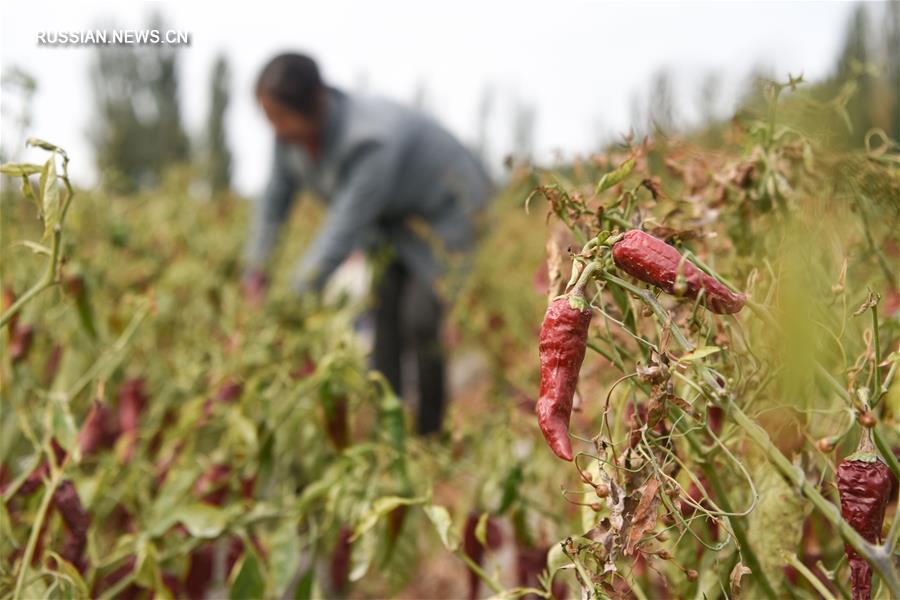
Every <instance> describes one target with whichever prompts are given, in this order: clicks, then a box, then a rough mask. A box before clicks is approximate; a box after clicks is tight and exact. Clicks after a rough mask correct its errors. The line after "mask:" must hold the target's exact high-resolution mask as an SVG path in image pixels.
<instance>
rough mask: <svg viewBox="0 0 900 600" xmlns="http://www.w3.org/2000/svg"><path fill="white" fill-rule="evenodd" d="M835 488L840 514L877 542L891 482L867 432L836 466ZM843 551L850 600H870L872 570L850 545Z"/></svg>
mask: <svg viewBox="0 0 900 600" xmlns="http://www.w3.org/2000/svg"><path fill="white" fill-rule="evenodd" d="M837 486H838V491H839V492H840V495H841V515H842V516H843V517H844V519H845V520H846V521H847V522H848V523H850V525H852V526H853V529H855V530H856V532H857V533H859V535H861V536H862V537H863V538H864V539H865V540H866V541H868V542H870V543H873V544H874V543H877V542H878V538H879V537H880V536H881V523H882V521H883V520H884V510H885V508H886V507H887V504H888V501H889V500H890V498H891V491H892V487H893V481H892V477H891V472H890V470H889V469H888V467H887V465H885V464H884V463H883V462H882V461H881V459H879V458H878V456H876V454H875V447H874V445H873V444H872V439H871V437H870V434H869V431H868V430H864V432H863V437H862V439H860V442H859V448H858V449H857V451H856V452H855V453H854V454H851V455H850V456H848V457H847V458H845V459H844V460H843V461H841V464H840V465H838V469H837ZM844 551H845V552H846V553H847V558H848V559H849V561H850V587H851V588H852V593H853V600H869V599H870V598H871V597H872V567H871V566H869V563H867V562H866V561H865V559H864V558H863V557H861V556H860V555H859V554H857V553H856V551H855V550H854V549H853V548H852V547H850V546H849V545H847V544H845V545H844Z"/></svg>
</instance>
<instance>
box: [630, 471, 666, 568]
mask: <svg viewBox="0 0 900 600" xmlns="http://www.w3.org/2000/svg"><path fill="white" fill-rule="evenodd" d="M657 490H659V481H658V480H657V479H656V478H654V477H651V478H650V479H649V480H648V481H647V483H645V484H644V485H643V486H642V487H641V500H640V502H638V505H637V508H636V509H635V511H634V517H633V518H632V520H631V530H630V531H629V532H628V543H627V544H626V545H625V555H626V556H633V555H634V551H635V549H637V545H638V543H639V542H640V541H641V538H642V537H643V536H644V534H645V533H647V532H648V531H650V530H652V529H653V528H654V527H656V513H657V509H658V508H659V498H658V497H657V495H656V492H657Z"/></svg>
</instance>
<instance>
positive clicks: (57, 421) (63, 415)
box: [47, 398, 80, 454]
mask: <svg viewBox="0 0 900 600" xmlns="http://www.w3.org/2000/svg"><path fill="white" fill-rule="evenodd" d="M47 409H48V411H49V414H48V418H49V422H50V431H52V432H53V436H54V437H55V438H56V441H57V442H59V444H60V446H62V447H63V448H65V449H66V450H72V449H73V448H75V446H76V444H75V438H77V437H78V427H77V426H76V425H75V417H73V416H72V411H71V410H70V408H69V403H68V402H66V401H65V400H61V399H59V398H53V399H51V400H50V402H49V405H48V406H47ZM79 454H80V453H79Z"/></svg>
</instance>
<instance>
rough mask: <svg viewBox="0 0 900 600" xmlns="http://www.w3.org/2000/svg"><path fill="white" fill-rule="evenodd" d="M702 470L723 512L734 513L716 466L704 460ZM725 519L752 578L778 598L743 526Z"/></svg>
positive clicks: (693, 443)
mask: <svg viewBox="0 0 900 600" xmlns="http://www.w3.org/2000/svg"><path fill="white" fill-rule="evenodd" d="M679 423H680V424H681V423H683V421H681V420H679ZM681 430H682V433H683V434H684V436H685V438H686V439H687V441H688V444H689V445H690V446H691V448H692V449H693V450H694V451H695V452H700V451H701V446H700V443H699V442H698V441H697V439H696V438H695V436H694V434H693V432H691V431H689V430H688V429H687V428H686V427H682V429H681ZM700 468H701V469H702V470H703V474H704V475H705V476H706V479H707V481H709V484H710V485H711V486H712V488H713V493H714V494H715V495H716V502H717V503H718V504H720V505H721V506H722V510H724V511H725V512H728V513H733V512H734V510H733V509H732V507H731V501H729V500H728V495H727V494H726V493H725V488H723V487H722V483H721V482H720V481H719V474H718V473H717V472H716V469H715V468H714V466H713V465H712V464H710V462H709V461H707V460H703V461H702V462H701V463H700ZM725 518H727V519H728V523H729V525H730V527H731V530H732V531H733V532H734V537H736V538H737V541H738V545H739V546H740V547H739V548H738V552H740V555H741V557H742V558H743V559H744V560H746V561H747V565H748V566H749V567H750V570H751V571H752V576H753V577H754V579H756V580H757V582H758V583H759V585H760V587H761V588H762V590H763V592H764V593H765V594H766V597H768V598H772V599H774V598H777V596H776V595H775V590H774V589H773V588H772V584H770V583H769V579H768V577H766V574H765V572H763V569H762V566H761V564H760V562H759V559H758V558H756V553H755V552H754V551H753V547H752V546H751V545H750V541H749V540H748V539H747V534H746V532H745V531H744V526H743V524H742V523H741V522H740V520H739V519H738V518H732V517H731V516H728V517H725Z"/></svg>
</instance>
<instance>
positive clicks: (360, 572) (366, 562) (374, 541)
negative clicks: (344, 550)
mask: <svg viewBox="0 0 900 600" xmlns="http://www.w3.org/2000/svg"><path fill="white" fill-rule="evenodd" d="M377 550H378V538H377V536H376V535H375V534H374V533H372V532H369V533H367V534H366V535H363V536H362V537H361V538H360V539H358V540H357V541H356V542H354V544H353V551H352V552H350V574H349V575H348V576H347V577H348V579H349V580H350V581H359V580H360V579H362V578H363V577H365V575H366V573H368V572H369V567H370V566H371V565H372V561H373V560H374V559H375V553H376V551H377Z"/></svg>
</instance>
